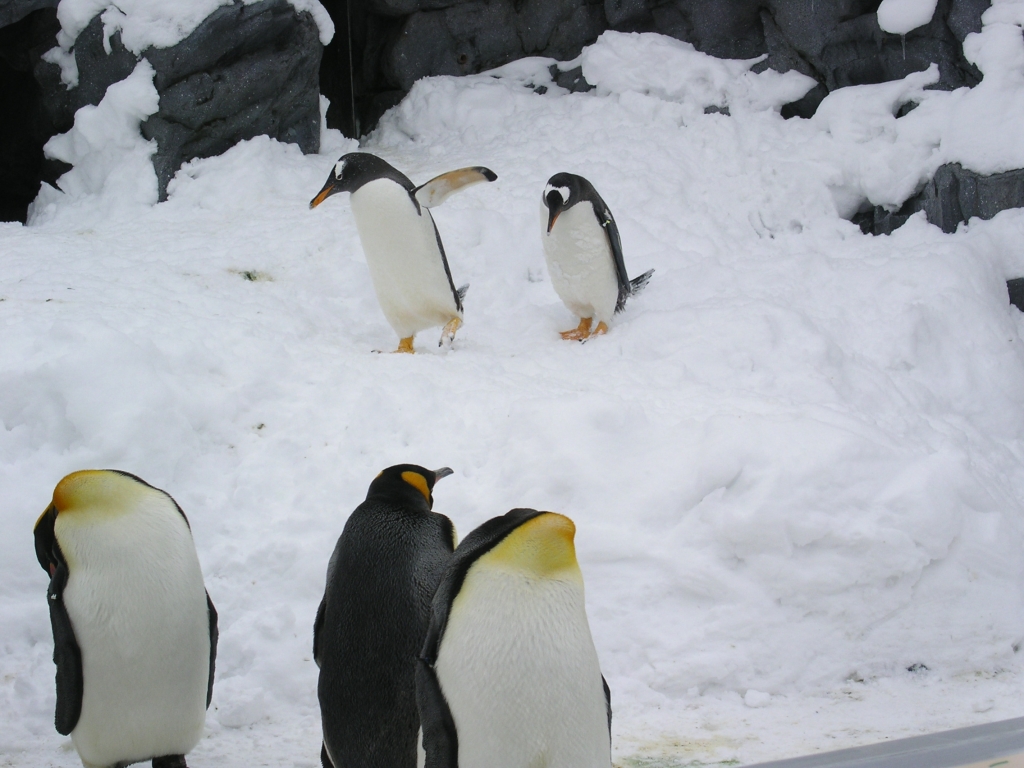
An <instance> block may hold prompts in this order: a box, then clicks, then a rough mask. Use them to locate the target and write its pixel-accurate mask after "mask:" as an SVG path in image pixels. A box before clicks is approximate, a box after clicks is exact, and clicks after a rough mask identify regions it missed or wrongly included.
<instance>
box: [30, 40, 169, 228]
mask: <svg viewBox="0 0 1024 768" xmlns="http://www.w3.org/2000/svg"><path fill="white" fill-rule="evenodd" d="M154 74H155V73H154V71H153V67H152V66H151V65H150V63H149V62H148V61H146V60H145V59H143V60H142V61H140V62H139V63H138V64H137V65H136V67H135V70H134V71H133V72H132V74H131V75H129V76H128V77H127V78H125V79H124V80H122V81H121V82H119V83H114V84H113V85H112V86H110V87H109V88H108V89H107V92H106V94H105V95H104V96H103V99H102V100H101V101H100V103H99V104H97V105H96V106H95V107H94V106H91V105H86V106H84V107H82V108H81V109H79V110H78V112H76V113H75V125H74V127H73V128H72V129H71V130H70V131H68V132H67V133H62V134H59V135H57V136H54V137H53V138H52V139H50V140H49V141H48V142H46V146H45V147H43V151H44V152H45V153H46V156H47V157H50V158H53V159H55V160H62V161H64V162H65V163H70V164H71V166H72V169H71V170H70V171H68V172H67V173H65V174H64V175H62V176H61V177H60V178H59V179H58V180H57V186H58V187H59V189H54V188H53V187H51V186H50V185H49V184H43V187H42V189H41V190H40V192H39V196H38V197H37V198H36V200H35V202H33V204H32V207H31V209H30V210H29V223H31V224H41V223H44V222H47V221H51V220H53V219H54V218H56V217H61V216H63V217H65V218H70V217H75V218H79V219H82V218H84V219H89V218H97V219H104V218H126V217H130V216H133V215H135V213H136V212H137V209H138V208H140V207H149V206H152V205H153V204H154V203H156V201H157V184H156V172H155V171H154V170H153V163H152V161H151V160H150V158H151V157H152V156H153V154H154V153H155V152H156V149H157V147H156V142H155V141H146V140H145V139H144V138H142V134H141V133H139V124H140V123H141V122H142V121H143V120H145V119H146V118H147V117H149V116H150V115H152V114H153V113H155V112H156V111H157V110H158V109H159V107H160V97H159V95H158V94H157V92H156V88H155V87H154V86H153V76H154ZM71 210H74V211H75V213H70V211H71ZM83 214H84V215H83Z"/></svg>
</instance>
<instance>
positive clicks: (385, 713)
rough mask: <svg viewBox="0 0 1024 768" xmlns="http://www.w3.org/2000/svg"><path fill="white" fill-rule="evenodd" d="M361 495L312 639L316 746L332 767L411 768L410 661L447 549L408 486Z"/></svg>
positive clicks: (444, 532)
mask: <svg viewBox="0 0 1024 768" xmlns="http://www.w3.org/2000/svg"><path fill="white" fill-rule="evenodd" d="M409 491H411V492H412V493H411V494H410V495H409V496H408V499H405V500H403V499H401V498H399V499H398V500H395V499H393V498H381V497H379V496H378V497H374V496H372V495H371V496H370V497H369V498H367V500H366V501H364V502H363V503H362V504H360V505H359V506H358V507H357V508H356V509H355V511H354V512H353V513H352V515H351V516H350V517H349V519H348V522H347V523H346V524H345V529H344V531H343V532H342V534H341V537H340V538H339V539H338V543H337V545H336V546H335V549H334V554H333V555H332V557H331V562H330V565H329V567H328V572H327V589H326V592H325V594H324V600H323V603H322V605H321V609H320V612H319V613H318V615H317V625H316V631H315V635H314V655H315V657H316V659H317V662H318V663H319V664H320V681H319V685H318V693H319V698H320V710H321V715H322V720H323V736H324V743H325V745H326V747H327V750H328V752H329V754H330V756H331V757H332V758H333V761H334V763H335V768H415V765H416V739H417V734H418V731H419V725H420V723H419V715H418V713H417V711H416V684H415V666H416V659H417V656H418V654H419V652H420V649H421V648H422V646H423V640H424V638H425V637H426V633H427V627H428V625H429V622H430V605H431V599H432V597H433V595H434V591H435V590H436V589H437V585H438V583H439V582H440V580H441V576H442V574H443V572H444V569H445V567H446V566H447V564H448V561H449V560H450V558H451V554H452V549H453V539H454V531H453V528H452V524H451V521H450V520H448V518H447V517H445V516H444V515H440V514H436V513H434V512H431V511H429V508H428V506H427V503H426V502H425V501H424V500H423V498H422V496H420V497H419V498H418V499H417V498H416V497H417V495H418V494H419V492H418V491H416V490H415V489H414V488H412V487H411V486H409Z"/></svg>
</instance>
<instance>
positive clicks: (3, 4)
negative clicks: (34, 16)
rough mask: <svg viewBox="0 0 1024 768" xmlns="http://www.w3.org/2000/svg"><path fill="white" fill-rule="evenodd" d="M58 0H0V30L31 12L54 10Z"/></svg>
mask: <svg viewBox="0 0 1024 768" xmlns="http://www.w3.org/2000/svg"><path fill="white" fill-rule="evenodd" d="M58 2H60V0H0V29H3V28H4V27H7V26H10V25H11V24H14V23H16V22H19V21H21V20H22V19H24V18H25V17H26V16H28V15H29V14H30V13H32V12H33V11H38V10H40V9H42V8H56V7H57V3H58Z"/></svg>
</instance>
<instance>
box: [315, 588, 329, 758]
mask: <svg viewBox="0 0 1024 768" xmlns="http://www.w3.org/2000/svg"><path fill="white" fill-rule="evenodd" d="M326 610H327V595H324V596H323V598H322V599H321V600H320V607H319V608H317V609H316V620H314V622H313V661H315V662H316V665H317V667H318V668H319V666H320V631H321V630H322V629H323V628H324V612H325V611H326ZM324 749H326V747H324Z"/></svg>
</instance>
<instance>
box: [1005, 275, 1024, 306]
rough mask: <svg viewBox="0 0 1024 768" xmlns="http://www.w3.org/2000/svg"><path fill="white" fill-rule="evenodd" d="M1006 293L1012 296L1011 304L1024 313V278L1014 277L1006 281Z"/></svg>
mask: <svg viewBox="0 0 1024 768" xmlns="http://www.w3.org/2000/svg"><path fill="white" fill-rule="evenodd" d="M1006 292H1007V293H1008V294H1009V296H1010V303H1011V304H1012V305H1013V306H1015V307H1016V308H1017V309H1019V310H1020V311H1021V312H1024V277H1014V278H1012V279H1010V280H1007V281H1006Z"/></svg>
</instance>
